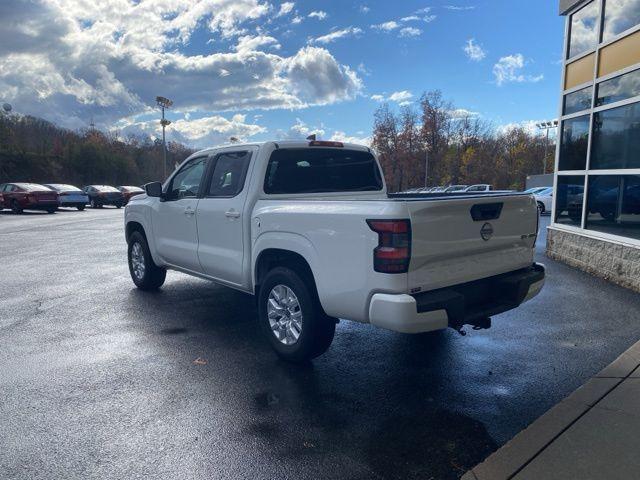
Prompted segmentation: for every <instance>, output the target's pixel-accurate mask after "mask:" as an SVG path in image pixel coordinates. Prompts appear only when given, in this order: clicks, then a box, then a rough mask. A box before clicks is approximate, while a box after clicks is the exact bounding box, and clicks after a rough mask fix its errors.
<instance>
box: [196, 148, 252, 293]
mask: <svg viewBox="0 0 640 480" xmlns="http://www.w3.org/2000/svg"><path fill="white" fill-rule="evenodd" d="M251 155H252V150H238V151H228V152H223V153H220V154H218V155H217V156H216V157H215V159H214V160H213V161H214V162H215V163H214V164H213V165H212V166H211V167H210V169H209V170H210V172H211V175H210V179H209V181H208V182H207V190H206V191H205V193H204V195H202V198H201V199H200V202H199V203H198V214H197V217H198V239H199V245H198V256H199V258H200V264H201V265H202V269H203V270H204V273H205V274H207V275H209V276H211V277H213V278H216V279H219V280H222V281H224V282H227V283H232V284H234V285H238V286H243V266H242V264H243V261H244V248H245V239H244V234H245V233H247V232H245V226H247V219H244V218H243V215H244V213H245V212H244V205H245V201H246V199H247V191H248V187H246V186H245V180H246V178H247V171H248V169H249V165H250V161H251Z"/></svg>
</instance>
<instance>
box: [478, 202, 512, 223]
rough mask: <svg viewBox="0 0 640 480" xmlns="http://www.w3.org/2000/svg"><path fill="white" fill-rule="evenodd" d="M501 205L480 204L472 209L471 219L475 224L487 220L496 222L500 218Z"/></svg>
mask: <svg viewBox="0 0 640 480" xmlns="http://www.w3.org/2000/svg"><path fill="white" fill-rule="evenodd" d="M503 205H504V204H503V203H502V202H500V203H478V204H476V205H474V206H473V207H471V218H473V221H474V222H482V221H487V220H496V219H498V218H500V213H502V206H503Z"/></svg>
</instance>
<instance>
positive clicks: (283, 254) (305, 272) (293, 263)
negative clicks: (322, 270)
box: [253, 247, 324, 311]
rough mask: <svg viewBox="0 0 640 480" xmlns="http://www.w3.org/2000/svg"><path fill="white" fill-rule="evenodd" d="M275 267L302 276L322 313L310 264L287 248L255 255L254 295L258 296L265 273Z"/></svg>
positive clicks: (303, 257) (275, 248) (267, 250)
mask: <svg viewBox="0 0 640 480" xmlns="http://www.w3.org/2000/svg"><path fill="white" fill-rule="evenodd" d="M275 267H287V268H290V269H291V270H293V271H295V272H296V273H298V274H299V275H300V276H302V278H303V280H305V282H308V283H309V286H310V288H311V290H312V295H313V296H314V297H315V300H316V301H317V303H318V305H319V306H320V307H321V308H322V309H323V311H324V308H323V306H322V301H321V300H320V295H319V292H318V285H317V281H316V276H315V275H314V273H313V269H312V267H311V264H310V263H309V261H308V260H307V258H305V256H304V255H302V254H301V253H299V252H296V251H294V250H290V249H287V248H279V247H268V248H264V249H263V250H261V251H260V252H259V253H258V254H257V256H256V260H255V263H254V269H253V291H254V294H255V295H258V294H259V291H260V285H261V284H262V282H263V280H264V278H265V277H266V275H267V273H268V272H269V271H270V270H272V269H273V268H275Z"/></svg>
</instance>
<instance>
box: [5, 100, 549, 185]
mask: <svg viewBox="0 0 640 480" xmlns="http://www.w3.org/2000/svg"><path fill="white" fill-rule="evenodd" d="M372 138H373V140H372V147H373V148H374V149H375V150H376V151H377V153H378V155H379V158H380V162H381V164H382V168H383V170H384V173H385V178H386V180H387V185H388V187H389V190H390V191H403V190H407V189H410V188H415V187H423V186H425V185H428V186H437V185H450V184H451V185H452V184H475V183H489V184H491V185H493V187H494V188H496V189H521V188H523V187H524V186H525V180H526V177H527V175H531V174H539V173H542V170H543V163H544V157H545V151H546V152H547V155H546V160H547V161H546V164H547V170H546V171H547V172H548V173H550V172H552V171H553V157H554V155H553V153H554V146H553V144H550V145H548V148H545V143H546V140H545V138H544V137H542V136H540V135H533V134H531V133H530V132H528V131H527V130H525V129H524V128H518V127H516V128H509V129H502V130H500V131H496V129H495V128H494V127H493V126H492V125H491V124H490V123H488V122H486V121H484V120H482V119H481V118H480V117H478V116H476V115H473V114H470V113H468V112H466V111H464V110H459V109H456V108H455V107H454V105H453V104H452V103H451V102H449V101H447V100H445V99H444V98H443V96H442V93H441V92H439V91H431V92H427V93H424V94H423V95H422V97H421V99H420V102H419V104H418V105H417V106H413V105H408V106H403V107H401V109H400V111H399V112H394V111H393V110H392V109H391V108H390V107H389V106H388V105H386V104H385V105H382V106H381V107H380V108H379V109H378V110H377V111H376V112H375V115H374V128H373V136H372ZM193 151H194V150H192V149H190V148H188V147H187V146H185V145H182V144H179V143H175V142H169V143H168V144H167V166H166V167H167V168H166V170H167V173H169V172H171V171H173V168H174V166H175V164H176V163H179V162H181V161H182V160H184V159H185V158H186V157H187V156H188V155H190V154H191V153H193ZM427 156H428V177H427V178H426V179H425V170H426V165H425V164H426V163H427V162H426V158H427ZM162 159H163V153H162V143H161V142H160V141H158V140H155V141H154V140H152V139H151V138H150V137H148V136H135V135H129V136H127V137H126V138H124V139H123V138H121V137H120V135H118V133H117V132H107V133H105V132H100V131H98V130H95V129H83V130H79V131H71V130H67V129H63V128H60V127H58V126H56V125H54V124H52V123H50V122H48V121H46V120H43V119H40V118H35V117H31V116H19V115H2V114H0V183H2V182H10V181H13V182H18V181H24V182H26V181H29V182H39V183H49V182H51V183H71V184H75V185H86V184H110V185H141V184H143V183H146V182H150V181H154V180H161V179H162V170H163V169H162V161H163V160H162Z"/></svg>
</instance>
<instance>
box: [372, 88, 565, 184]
mask: <svg viewBox="0 0 640 480" xmlns="http://www.w3.org/2000/svg"><path fill="white" fill-rule="evenodd" d="M372 146H373V148H374V149H375V150H376V151H377V153H378V155H379V158H380V163H381V164H382V168H383V170H384V173H385V179H386V181H387V185H388V188H389V190H390V191H395V192H399V191H404V190H407V189H411V188H416V187H424V186H440V185H456V184H465V185H471V184H477V183H488V184H491V185H493V187H494V188H495V189H522V188H524V186H525V181H526V177H527V175H532V174H540V173H543V169H544V160H545V151H546V173H551V172H553V158H554V145H553V144H552V143H551V141H550V144H549V145H546V138H545V137H542V136H540V135H534V134H531V133H530V132H528V131H527V130H526V129H524V128H522V127H513V128H506V129H502V130H500V131H496V129H495V128H494V127H493V125H491V124H490V123H488V122H486V121H484V120H482V119H481V118H480V117H478V116H477V115H473V114H471V113H469V112H466V111H464V110H459V109H456V108H455V106H454V105H453V103H451V102H450V101H447V100H445V99H444V97H443V95H442V93H441V92H440V91H430V92H426V93H424V94H423V95H422V97H421V98H420V103H419V105H418V107H414V106H413V105H407V106H403V107H401V108H400V111H399V112H398V113H396V112H394V111H393V110H392V109H391V108H390V107H389V105H388V104H384V105H382V106H380V107H379V108H378V110H377V111H376V112H375V114H374V127H373V140H372ZM425 172H428V173H426V174H427V175H428V176H427V178H426V179H425Z"/></svg>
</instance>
